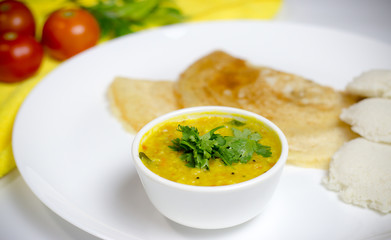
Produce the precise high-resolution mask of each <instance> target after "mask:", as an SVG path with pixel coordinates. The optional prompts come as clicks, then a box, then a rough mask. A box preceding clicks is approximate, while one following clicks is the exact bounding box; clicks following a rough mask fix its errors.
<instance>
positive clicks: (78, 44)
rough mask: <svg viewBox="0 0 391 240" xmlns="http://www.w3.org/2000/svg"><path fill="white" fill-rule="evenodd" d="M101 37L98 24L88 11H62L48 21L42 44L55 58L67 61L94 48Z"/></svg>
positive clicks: (51, 16)
mask: <svg viewBox="0 0 391 240" xmlns="http://www.w3.org/2000/svg"><path fill="white" fill-rule="evenodd" d="M99 36H100V29H99V25H98V22H97V21H96V20H95V18H94V17H93V16H92V15H91V14H90V13H89V12H88V11H86V10H83V9H60V10H57V11H55V12H53V13H52V14H51V15H50V16H49V18H48V19H47V20H46V22H45V25H44V27H43V31H42V44H43V45H44V47H45V49H46V50H47V52H48V53H49V55H51V56H52V57H53V58H55V59H57V60H65V59H67V58H70V57H72V56H74V55H76V54H78V53H80V52H81V51H84V50H86V49H87V48H90V47H92V46H94V45H95V44H96V43H97V42H98V40H99Z"/></svg>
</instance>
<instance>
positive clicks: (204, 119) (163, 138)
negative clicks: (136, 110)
mask: <svg viewBox="0 0 391 240" xmlns="http://www.w3.org/2000/svg"><path fill="white" fill-rule="evenodd" d="M233 119H236V120H238V121H240V122H242V123H245V124H244V125H243V126H237V125H233V124H232V123H231V122H232V120H233ZM178 125H182V126H193V127H196V128H197V129H198V131H199V135H200V136H202V135H204V134H205V133H207V132H209V131H210V130H212V129H214V128H216V127H218V126H222V125H224V128H221V129H219V130H217V131H216V132H215V133H218V134H221V135H222V136H232V129H231V128H232V127H234V128H237V129H239V130H243V129H245V128H248V129H250V130H251V131H252V132H258V133H259V134H260V135H261V136H262V139H261V140H259V141H258V142H259V143H261V144H262V145H266V146H270V147H271V152H272V155H271V157H267V158H264V157H262V156H261V155H258V154H256V153H254V155H253V157H252V159H251V160H250V161H249V162H247V163H240V162H238V163H233V164H232V165H225V164H224V163H223V161H221V159H210V160H209V170H207V169H199V168H191V167H188V166H186V162H184V161H183V160H181V159H180V155H181V152H177V151H174V150H172V149H171V148H169V146H171V145H172V142H171V141H172V140H173V139H175V138H181V137H182V133H181V132H179V131H177V127H178ZM139 152H143V153H145V154H146V155H147V157H148V158H149V160H146V159H142V160H143V163H144V165H145V166H146V167H147V168H148V169H150V170H151V171H152V172H154V173H156V174H157V175H159V176H161V177H163V178H166V179H169V180H171V181H174V182H178V183H183V184H189V185H196V186H222V185H229V184H235V183H239V182H243V181H247V180H249V179H252V178H255V177H257V176H259V175H261V174H263V173H264V172H266V171H268V170H269V169H270V168H271V167H272V166H274V164H275V163H276V162H277V160H278V159H279V157H280V155H281V142H280V140H279V138H278V135H277V133H275V132H274V131H273V130H272V129H270V128H269V127H268V126H266V125H265V124H264V123H262V122H261V121H259V120H257V119H255V118H251V117H246V116H242V115H235V114H233V115H229V116H228V115H226V114H223V113H218V112H213V113H208V114H206V115H205V114H203V115H202V116H199V115H197V116H194V117H191V116H189V115H187V116H186V117H183V116H180V117H175V118H173V119H169V120H167V121H165V122H162V123H161V124H158V125H157V126H155V127H154V128H152V129H151V130H149V131H148V132H147V133H146V134H145V135H144V137H143V139H142V140H141V144H140V147H139Z"/></svg>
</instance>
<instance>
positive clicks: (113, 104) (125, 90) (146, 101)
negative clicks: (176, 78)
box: [108, 77, 179, 133]
mask: <svg viewBox="0 0 391 240" xmlns="http://www.w3.org/2000/svg"><path fill="white" fill-rule="evenodd" d="M173 87H174V82H173V81H150V80H140V79H132V78H124V77H117V78H115V79H114V81H113V82H112V83H111V85H110V87H109V89H108V98H109V102H110V109H111V110H112V112H113V113H114V115H115V116H116V117H117V118H118V119H119V120H120V121H121V122H122V123H123V125H124V127H125V129H126V130H128V131H129V132H133V133H134V132H137V131H139V130H140V129H141V128H142V127H143V126H144V125H145V124H147V123H148V122H149V121H151V120H153V119H155V118H156V117H158V116H160V115H163V114H165V113H168V112H171V111H174V110H176V109H178V108H179V107H178V105H177V100H176V97H175V95H174V88H173Z"/></svg>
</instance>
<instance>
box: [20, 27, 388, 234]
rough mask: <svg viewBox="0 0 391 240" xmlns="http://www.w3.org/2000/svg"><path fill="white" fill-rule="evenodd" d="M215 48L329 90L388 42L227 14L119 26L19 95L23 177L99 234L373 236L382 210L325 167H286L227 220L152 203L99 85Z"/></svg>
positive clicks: (159, 74)
mask: <svg viewBox="0 0 391 240" xmlns="http://www.w3.org/2000/svg"><path fill="white" fill-rule="evenodd" d="M215 49H222V50H225V51H227V52H229V53H231V54H233V55H235V56H238V57H242V58H245V59H247V60H249V61H250V62H252V63H254V64H257V65H266V66H270V67H274V68H277V69H281V70H284V71H288V72H292V73H296V74H299V75H302V76H304V77H307V78H310V79H313V80H314V81H317V82H320V83H323V84H327V85H330V86H334V87H336V88H339V89H342V88H343V87H344V86H345V85H346V83H347V82H348V81H350V80H351V79H352V77H354V76H356V75H358V74H360V73H361V72H362V71H365V70H368V69H372V68H391V47H390V46H388V45H385V44H382V43H378V42H375V41H373V40H370V39H366V38H362V37H357V36H354V35H350V34H346V33H341V32H337V31H334V30H329V29H319V28H314V27H309V26H299V25H291V24H282V23H270V22H259V21H232V22H230V21H228V22H212V23H198V24H183V25H176V26H171V27H164V28H159V29H156V30H151V31H145V32H141V33H138V34H133V35H129V36H125V37H122V38H119V39H116V40H114V41H110V42H107V43H105V44H102V45H100V46H98V47H95V48H93V49H91V50H88V51H86V52H85V53H83V54H80V55H78V56H76V57H74V58H72V59H70V60H69V61H66V62H64V63H63V64H61V66H59V67H58V68H57V69H55V70H54V71H53V72H52V73H50V74H49V75H48V76H47V77H46V78H45V79H43V81H42V82H41V83H40V84H39V85H38V86H37V87H36V88H35V89H34V90H33V91H32V93H31V94H30V95H29V96H28V98H27V100H26V101H25V102H24V104H23V105H22V107H21V109H20V112H19V114H18V116H17V119H16V122H15V127H14V132H13V149H14V155H15V158H16V162H17V165H18V168H19V170H20V172H21V174H22V176H23V178H24V180H25V181H26V183H27V184H28V186H29V187H30V188H31V189H32V191H33V192H34V193H35V194H36V196H37V197H38V198H39V199H40V200H41V201H42V202H43V203H44V204H46V205H47V206H48V207H49V208H50V209H52V210H53V211H54V212H56V213H57V214H58V215H60V216H61V217H63V218H64V219H66V220H68V221H69V222H71V223H73V224H74V225H76V226H78V227H79V228H81V229H83V230H85V231H87V232H89V233H91V234H93V235H96V236H98V237H101V238H104V239H200V238H205V237H206V238H207V239H238V238H239V237H240V238H242V239H262V238H263V239H287V238H289V239H366V238H375V239H380V238H382V237H387V234H391V214H388V215H382V214H379V213H377V212H374V211H372V210H368V209H363V208H360V207H356V206H351V205H348V204H345V203H343V202H341V201H340V200H339V199H338V197H337V195H336V194H335V193H334V192H330V191H328V190H326V189H325V188H324V187H323V186H322V185H321V179H322V177H323V176H324V175H325V171H322V170H314V169H303V168H295V167H292V166H288V167H287V168H286V169H285V171H284V174H283V177H282V180H281V183H280V186H279V188H278V191H277V192H276V195H275V197H274V199H273V201H272V203H271V205H270V207H269V208H268V209H267V210H266V211H265V212H264V213H263V214H262V215H261V216H259V217H257V218H255V219H253V220H251V221H249V222H248V223H245V224H242V225H240V226H237V227H234V228H229V229H223V230H197V229H191V228H187V227H183V226H180V225H178V224H176V223H173V222H171V221H170V220H167V219H166V218H164V217H163V216H161V215H160V214H159V213H158V212H157V211H156V210H155V209H154V208H153V206H152V205H151V203H150V202H149V200H148V199H147V196H146V195H145V193H144V190H143V188H142V186H141V183H140V181H139V179H138V176H137V174H136V171H135V169H134V167H133V165H132V161H131V159H130V145H131V142H132V138H133V136H132V135H130V134H128V133H126V132H125V131H124V129H123V128H122V126H121V125H120V123H119V122H118V121H117V120H116V119H115V118H114V117H113V116H112V115H111V114H110V112H109V109H108V104H107V101H106V90H107V87H108V85H109V84H110V83H111V81H112V80H113V78H114V77H115V76H119V75H121V76H127V77H136V78H145V79H176V78H177V77H178V75H179V74H180V73H181V71H183V70H184V69H185V68H186V67H187V66H188V65H189V64H190V63H192V62H193V61H194V60H196V59H197V58H199V57H201V56H203V55H205V54H207V53H209V52H211V51H212V50H215ZM134 104H137V103H134ZM248 201H251V199H248ZM238 204H246V203H238ZM189 207H191V206H189ZM227 211H229V209H227ZM388 236H390V235H388Z"/></svg>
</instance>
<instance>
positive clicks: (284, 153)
mask: <svg viewBox="0 0 391 240" xmlns="http://www.w3.org/2000/svg"><path fill="white" fill-rule="evenodd" d="M215 111H216V112H221V113H227V114H238V115H244V116H248V117H254V118H256V119H257V120H259V121H261V122H263V123H265V124H266V125H267V126H268V127H270V128H271V129H272V130H274V131H275V132H276V133H277V135H278V137H279V139H280V141H281V154H280V157H279V158H278V160H277V162H276V164H274V166H273V167H271V168H270V169H269V170H268V171H266V172H265V173H263V174H261V175H259V176H257V177H255V178H252V179H249V180H247V181H244V182H240V183H235V184H230V185H223V186H196V185H189V184H184V183H178V182H174V181H171V180H168V179H166V178H164V177H161V176H159V175H157V174H156V173H154V172H152V171H151V170H150V169H149V168H147V167H146V166H145V165H144V163H143V162H142V160H141V159H140V157H139V154H138V149H139V144H140V142H141V139H142V137H143V136H144V134H145V133H147V132H148V131H149V130H150V129H152V128H153V127H154V126H156V125H157V124H159V123H161V122H164V121H166V120H169V119H171V118H174V117H178V116H181V115H185V114H193V113H203V112H205V113H209V112H215ZM131 155H132V159H133V163H134V164H135V167H136V170H137V172H138V174H143V175H145V176H147V177H148V178H149V179H151V180H153V181H155V182H159V183H160V184H163V185H166V186H168V187H172V188H176V189H180V190H183V191H190V192H226V191H233V190H237V189H245V188H248V187H251V186H253V185H255V184H257V183H259V182H262V181H265V180H266V179H268V178H270V177H272V176H273V175H275V174H276V173H277V172H278V171H279V170H280V169H281V168H283V167H284V166H285V163H286V161H287V157H288V141H287V139H286V137H285V135H284V133H283V132H282V131H281V129H280V128H279V127H278V126H277V125H276V124H274V123H273V122H272V121H270V120H268V119H267V118H265V117H263V116H261V115H259V114H256V113H253V112H250V111H247V110H243V109H239V108H234V107H225V106H199V107H189V108H182V109H179V110H175V111H172V112H169V113H166V114H164V115H162V116H159V117H157V118H155V119H154V120H152V121H150V122H149V123H147V124H146V125H145V126H144V127H143V128H142V129H141V130H140V131H139V132H137V134H136V136H135V137H134V139H133V142H132V147H131ZM140 172H141V173H140Z"/></svg>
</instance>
